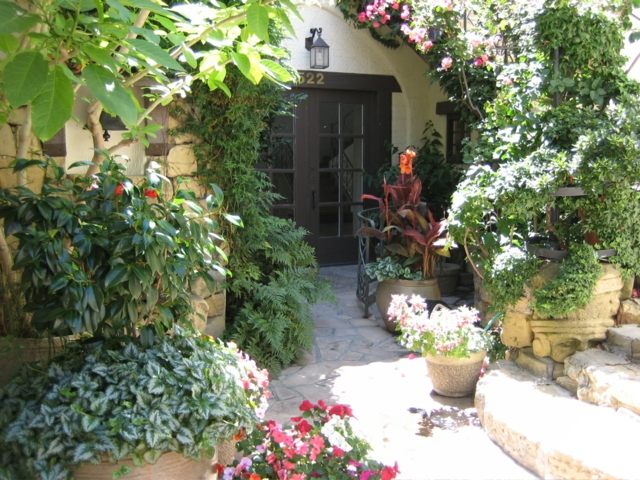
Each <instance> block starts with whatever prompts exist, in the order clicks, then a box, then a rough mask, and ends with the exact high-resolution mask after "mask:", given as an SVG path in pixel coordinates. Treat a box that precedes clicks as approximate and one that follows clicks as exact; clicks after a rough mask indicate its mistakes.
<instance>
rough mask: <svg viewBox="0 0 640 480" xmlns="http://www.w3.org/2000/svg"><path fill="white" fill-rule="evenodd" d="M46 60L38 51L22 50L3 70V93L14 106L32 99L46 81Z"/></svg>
mask: <svg viewBox="0 0 640 480" xmlns="http://www.w3.org/2000/svg"><path fill="white" fill-rule="evenodd" d="M47 70H48V66H47V62H46V60H45V59H44V57H43V56H42V55H41V54H39V53H38V52H22V53H19V54H18V55H16V56H15V58H14V59H13V60H11V61H10V62H9V63H7V65H6V67H5V70H4V75H3V76H4V87H5V95H6V96H7V99H8V100H9V102H10V103H11V105H12V106H13V107H15V108H17V107H20V106H22V105H24V104H26V103H29V102H30V101H31V100H33V99H34V98H35V97H36V95H38V94H39V93H40V92H41V91H42V88H43V86H44V84H45V82H46V81H47Z"/></svg>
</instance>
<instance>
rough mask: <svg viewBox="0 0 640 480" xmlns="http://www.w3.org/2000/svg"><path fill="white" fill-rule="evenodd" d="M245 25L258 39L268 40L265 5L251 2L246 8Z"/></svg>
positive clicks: (267, 21)
mask: <svg viewBox="0 0 640 480" xmlns="http://www.w3.org/2000/svg"><path fill="white" fill-rule="evenodd" d="M247 26H248V27H249V30H250V31H251V33H253V34H255V35H256V36H257V37H258V38H259V39H260V40H264V41H265V42H268V41H269V13H268V11H267V8H266V7H263V6H262V5H260V4H259V3H253V4H251V5H250V6H249V8H248V9H247Z"/></svg>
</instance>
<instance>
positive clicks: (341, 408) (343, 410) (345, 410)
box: [329, 405, 353, 418]
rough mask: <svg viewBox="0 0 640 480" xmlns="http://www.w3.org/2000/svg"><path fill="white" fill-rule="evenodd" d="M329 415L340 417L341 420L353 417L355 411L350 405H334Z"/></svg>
mask: <svg viewBox="0 0 640 480" xmlns="http://www.w3.org/2000/svg"><path fill="white" fill-rule="evenodd" d="M329 415H338V416H339V417H340V418H344V417H345V416H346V417H353V411H352V410H351V407H350V406H349V405H334V406H333V407H331V408H330V409H329Z"/></svg>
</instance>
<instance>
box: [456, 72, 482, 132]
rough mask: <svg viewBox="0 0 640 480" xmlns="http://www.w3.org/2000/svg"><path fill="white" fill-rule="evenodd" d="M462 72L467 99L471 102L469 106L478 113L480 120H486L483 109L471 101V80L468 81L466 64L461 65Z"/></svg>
mask: <svg viewBox="0 0 640 480" xmlns="http://www.w3.org/2000/svg"><path fill="white" fill-rule="evenodd" d="M460 72H461V73H462V81H463V84H464V92H465V100H466V101H467V103H468V104H469V108H470V109H471V111H472V112H475V113H476V114H477V115H478V118H480V120H484V115H483V114H482V111H481V110H480V109H479V108H478V107H477V106H476V105H475V104H474V103H473V102H472V101H471V95H470V92H469V82H468V81H467V73H466V71H465V69H464V64H462V66H461V67H460Z"/></svg>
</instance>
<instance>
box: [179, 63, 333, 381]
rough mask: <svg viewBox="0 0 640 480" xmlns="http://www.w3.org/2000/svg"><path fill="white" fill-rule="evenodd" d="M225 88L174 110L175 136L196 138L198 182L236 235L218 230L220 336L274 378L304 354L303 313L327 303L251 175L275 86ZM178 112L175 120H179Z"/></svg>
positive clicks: (294, 237) (301, 243)
mask: <svg viewBox="0 0 640 480" xmlns="http://www.w3.org/2000/svg"><path fill="white" fill-rule="evenodd" d="M230 75H232V76H233V78H230V79H229V82H228V83H229V85H231V89H232V90H233V92H234V95H233V96H232V97H231V98H229V97H226V96H225V95H224V94H221V93H219V92H217V93H216V92H213V93H212V92H209V91H207V90H206V89H204V88H195V89H194V91H193V92H192V93H193V94H192V95H191V96H190V97H189V100H188V102H189V103H188V105H187V106H185V107H184V108H183V110H182V113H187V112H188V115H182V119H183V124H184V126H183V127H182V132H185V133H192V134H195V135H197V136H198V137H199V138H200V139H201V140H202V143H201V144H200V145H199V146H198V148H197V150H196V155H197V159H198V169H199V171H198V175H199V177H200V178H201V180H202V181H203V182H204V183H205V184H208V183H211V182H212V181H214V179H215V181H217V182H218V184H219V185H220V186H221V187H222V189H223V190H224V192H225V205H224V208H226V210H227V211H229V212H233V213H237V214H239V215H240V216H241V218H242V220H243V224H244V227H243V228H236V227H234V226H232V225H226V226H223V229H225V230H224V231H223V232H222V233H223V235H224V237H225V238H226V239H227V240H228V242H229V244H230V251H231V255H230V258H229V265H228V268H229V270H230V271H231V272H232V277H231V278H230V279H228V281H227V285H226V287H227V312H226V313H227V320H228V327H227V332H226V334H225V336H226V337H227V338H229V339H231V340H233V341H235V342H236V343H237V344H238V345H239V346H240V347H241V348H242V349H243V350H244V351H246V352H247V353H249V354H250V355H251V356H252V357H253V358H255V359H256V360H257V361H258V363H259V364H261V365H262V366H264V367H266V368H268V369H269V370H271V371H272V372H277V371H278V370H280V369H281V368H283V367H286V366H287V365H289V364H291V363H292V362H293V361H294V360H295V359H296V357H297V356H298V355H299V354H300V353H301V352H302V351H304V350H306V349H308V348H309V347H310V346H311V342H312V334H313V328H312V327H313V325H312V319H311V309H310V306H311V305H312V304H313V303H315V302H317V301H318V300H320V299H323V298H329V296H330V293H329V292H330V291H329V288H328V285H327V284H326V282H323V281H321V280H320V279H319V278H318V275H317V263H316V259H315V252H314V250H313V248H312V247H311V246H310V245H309V244H308V243H306V242H305V240H304V237H305V234H306V232H305V231H304V230H303V229H301V228H298V227H297V226H296V225H295V224H294V223H293V222H291V221H290V220H285V219H282V218H278V217H275V216H272V215H271V213H270V211H271V207H272V205H273V203H274V202H275V201H276V200H277V198H278V196H277V194H275V193H274V192H273V191H272V185H271V182H270V180H269V178H268V177H267V176H266V175H265V174H263V173H261V172H258V171H257V170H256V169H255V166H256V164H257V162H258V159H259V158H260V153H261V149H262V146H263V145H264V142H265V141H266V140H267V137H268V135H266V134H265V132H268V127H269V121H270V118H272V117H273V115H275V114H276V113H277V112H280V111H281V110H282V109H283V108H285V106H286V102H285V100H284V97H283V91H282V90H281V89H280V88H278V87H276V86H275V85H266V84H261V85H258V86H255V85H252V84H251V83H250V82H248V81H244V80H243V79H242V78H241V76H240V75H239V74H238V73H237V72H230ZM180 113H181V112H177V114H178V115H180Z"/></svg>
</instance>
